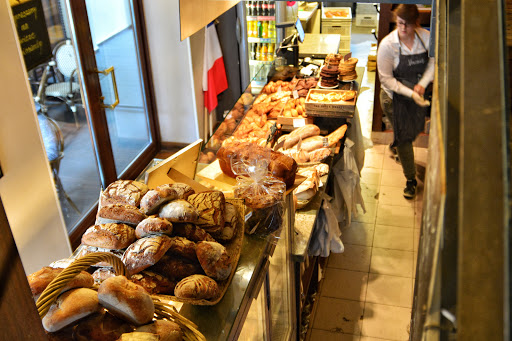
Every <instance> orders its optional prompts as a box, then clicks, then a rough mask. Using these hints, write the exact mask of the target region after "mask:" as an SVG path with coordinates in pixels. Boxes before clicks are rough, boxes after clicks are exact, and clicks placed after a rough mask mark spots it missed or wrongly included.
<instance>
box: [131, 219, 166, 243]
mask: <svg viewBox="0 0 512 341" xmlns="http://www.w3.org/2000/svg"><path fill="white" fill-rule="evenodd" d="M172 229H173V226H172V224H171V222H169V221H168V220H167V219H164V218H158V217H148V218H146V219H144V220H143V221H141V222H140V223H139V224H138V225H137V227H136V228H135V236H136V237H137V238H143V237H146V236H148V235H152V234H168V235H170V234H172Z"/></svg>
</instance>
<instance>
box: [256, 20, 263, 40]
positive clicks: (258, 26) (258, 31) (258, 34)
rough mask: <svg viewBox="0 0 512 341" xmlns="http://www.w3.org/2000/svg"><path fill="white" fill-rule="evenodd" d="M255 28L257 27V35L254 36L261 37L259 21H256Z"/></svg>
mask: <svg viewBox="0 0 512 341" xmlns="http://www.w3.org/2000/svg"><path fill="white" fill-rule="evenodd" d="M256 29H257V35H256V37H257V38H261V35H262V33H263V32H262V27H261V21H258V23H257V24H256Z"/></svg>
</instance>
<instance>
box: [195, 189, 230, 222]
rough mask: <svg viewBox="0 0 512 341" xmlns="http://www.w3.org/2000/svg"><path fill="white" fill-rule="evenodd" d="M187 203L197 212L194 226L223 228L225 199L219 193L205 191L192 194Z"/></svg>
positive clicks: (222, 194)
mask: <svg viewBox="0 0 512 341" xmlns="http://www.w3.org/2000/svg"><path fill="white" fill-rule="evenodd" d="M187 201H188V202H189V203H191V204H192V205H193V206H194V207H195V208H196V209H197V211H198V212H199V219H197V222H196V224H197V225H200V226H202V227H214V226H220V227H221V228H222V227H224V210H225V208H226V199H225V197H224V193H222V192H221V191H206V192H201V193H197V194H192V195H191V196H189V197H188V199H187Z"/></svg>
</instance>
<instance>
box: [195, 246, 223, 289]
mask: <svg viewBox="0 0 512 341" xmlns="http://www.w3.org/2000/svg"><path fill="white" fill-rule="evenodd" d="M196 254H197V259H198V260H199V264H201V267H202V268H203V270H204V272H205V273H206V274H207V275H208V276H210V277H212V278H214V279H216V280H218V281H222V280H225V279H226V278H228V277H229V275H230V274H231V268H232V264H231V258H230V257H229V255H228V253H227V251H226V248H225V247H224V246H223V245H221V244H219V243H217V242H206V241H204V242H199V243H198V244H197V246H196Z"/></svg>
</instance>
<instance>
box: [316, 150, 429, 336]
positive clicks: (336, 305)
mask: <svg viewBox="0 0 512 341" xmlns="http://www.w3.org/2000/svg"><path fill="white" fill-rule="evenodd" d="M426 155H427V152H426V149H424V148H415V156H416V159H417V161H420V162H421V161H422V159H424V158H426ZM404 186H405V177H404V176H403V173H402V169H401V166H400V165H399V164H397V163H396V162H395V161H394V160H393V159H392V158H391V154H390V152H389V150H388V149H387V148H386V145H383V144H374V145H373V147H372V148H370V149H367V150H366V151H365V167H364V169H363V170H362V175H361V191H362V194H363V197H364V200H365V206H366V213H363V212H362V210H359V214H358V216H357V217H356V218H354V221H353V222H352V224H351V225H350V226H348V227H345V228H343V229H342V236H341V238H342V241H343V243H344V245H345V251H344V252H343V253H341V254H334V253H332V254H331V256H330V257H329V260H328V262H327V268H326V270H325V271H324V278H323V280H322V281H321V283H320V291H319V296H318V299H317V301H316V304H315V307H314V311H313V316H312V319H311V321H312V325H311V326H310V327H311V328H312V329H311V330H310V331H309V333H308V337H307V340H310V341H320V340H321V341H330V340H333V341H334V340H336V341H345V340H357V341H378V340H381V341H382V340H408V339H409V326H410V316H411V308H412V300H413V291H414V277H415V263H416V256H417V250H418V241H419V231H420V230H419V229H420V223H421V212H422V195H423V183H421V182H419V188H418V190H419V193H418V195H417V197H416V198H415V199H414V200H406V199H405V198H404V197H403V195H402V192H403V188H404Z"/></svg>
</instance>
